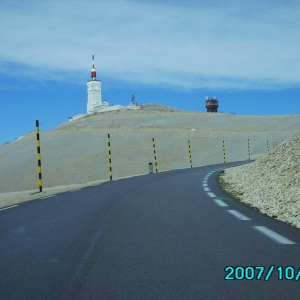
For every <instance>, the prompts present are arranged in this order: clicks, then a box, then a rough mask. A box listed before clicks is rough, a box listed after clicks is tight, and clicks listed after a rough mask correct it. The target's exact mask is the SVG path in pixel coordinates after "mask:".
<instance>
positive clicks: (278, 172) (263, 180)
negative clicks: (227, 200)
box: [220, 132, 300, 228]
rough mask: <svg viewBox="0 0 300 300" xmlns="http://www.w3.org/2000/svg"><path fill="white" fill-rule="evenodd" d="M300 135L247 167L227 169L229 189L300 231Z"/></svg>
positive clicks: (224, 179)
mask: <svg viewBox="0 0 300 300" xmlns="http://www.w3.org/2000/svg"><path fill="white" fill-rule="evenodd" d="M299 174H300V132H299V133H296V134H294V135H293V136H292V137H290V138H289V139H288V140H286V141H284V142H282V143H281V144H280V145H278V146H277V147H276V148H274V149H273V150H272V151H270V152H269V153H268V154H266V155H264V156H262V157H260V158H259V159H257V160H256V161H255V162H253V163H251V164H247V165H242V166H238V167H233V168H230V169H226V170H225V172H224V173H223V174H221V176H220V178H221V180H223V181H224V182H225V183H226V186H227V187H224V188H225V190H226V191H227V192H229V193H231V194H234V195H237V198H239V199H240V200H241V201H242V202H244V203H246V204H249V205H251V206H252V207H255V208H257V209H258V210H259V211H260V212H262V213H264V214H267V215H269V216H271V217H275V218H276V219H278V220H281V221H283V222H286V223H289V224H291V225H293V226H295V227H297V228H300V215H299V212H300V186H299Z"/></svg>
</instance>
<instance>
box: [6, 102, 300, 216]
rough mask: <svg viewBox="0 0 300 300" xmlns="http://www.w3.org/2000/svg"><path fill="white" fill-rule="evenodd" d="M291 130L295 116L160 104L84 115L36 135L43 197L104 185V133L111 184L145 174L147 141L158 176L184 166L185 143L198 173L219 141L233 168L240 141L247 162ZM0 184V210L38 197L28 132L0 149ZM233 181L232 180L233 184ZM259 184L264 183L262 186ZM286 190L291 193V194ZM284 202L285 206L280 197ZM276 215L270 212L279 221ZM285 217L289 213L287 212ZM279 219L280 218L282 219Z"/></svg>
mask: <svg viewBox="0 0 300 300" xmlns="http://www.w3.org/2000/svg"><path fill="white" fill-rule="evenodd" d="M33 130H35V120H33ZM298 131H300V121H299V115H290V116H272V117H269V116H268V117H255V116H237V115H230V114H221V113H217V114H214V113H204V112H191V111H183V110H178V109H174V108H170V107H165V106H160V105H142V106H141V109H140V110H138V111H112V112H106V113H99V114H95V115H89V116H85V117H83V118H80V119H78V120H75V121H72V122H66V123H63V124H61V125H59V126H58V127H56V128H54V129H53V130H49V131H44V130H43V128H40V139H41V158H42V176H43V190H44V191H45V193H43V196H48V195H51V194H55V193H58V192H63V191H68V190H72V189H77V188H80V187H83V186H89V185H94V184H97V183H98V184H99V183H101V182H104V181H108V180H109V168H108V149H107V134H108V133H110V136H111V149H112V165H113V178H114V180H115V179H117V178H123V177H128V176H134V175H138V174H147V173H148V163H149V162H152V163H153V162H154V154H153V148H152V138H153V137H154V138H155V142H156V154H157V160H158V169H159V171H164V170H171V169H180V168H188V167H189V153H188V143H187V142H188V140H190V142H191V149H192V159H193V165H194V166H201V165H209V164H217V163H222V162H223V152H222V141H223V140H224V141H225V146H226V161H227V162H229V161H239V160H247V159H248V145H247V140H248V139H250V153H251V159H255V158H258V157H260V156H262V155H264V154H265V153H266V152H267V144H266V142H267V140H268V141H269V145H270V150H272V148H273V142H277V143H278V144H279V143H281V141H282V140H287V139H288V138H289V137H291V136H292V135H293V134H294V133H296V132H298ZM278 149H279V148H278ZM290 152H291V151H290ZM272 153H273V152H271V153H270V154H269V155H271V154H272ZM268 157H269V156H268ZM285 160H286V159H285ZM274 164H275V166H276V165H277V164H278V163H274ZM253 165H254V166H255V164H254V163H253ZM246 167H247V166H245V168H246ZM249 167H250V166H249ZM275 169H276V167H274V170H275ZM237 170H238V168H237ZM276 170H277V169H276ZM229 172H234V171H228V174H229ZM253 172H254V169H253ZM285 172H286V173H282V174H286V175H287V177H284V176H281V178H280V179H281V181H280V182H285V180H286V178H288V174H289V173H288V172H289V170H286V171H285ZM226 174H227V173H226ZM232 174H233V173H232ZM226 176H227V175H226ZM232 176H233V175H232ZM263 176H265V175H263ZM0 178H1V180H0V207H4V206H7V205H11V204H15V203H20V202H23V201H27V200H31V199H34V198H39V197H41V194H39V193H35V192H37V191H38V174H37V156H36V135H35V132H31V133H29V134H27V135H25V136H24V137H22V138H21V139H18V140H16V141H14V142H11V143H7V144H4V145H2V146H0ZM240 178H242V177H237V178H236V182H239V181H238V180H239V179H240ZM228 180H229V179H228ZM255 184H257V182H255ZM267 184H269V182H268V183H265V186H267ZM270 184H273V189H274V190H278V191H279V190H280V188H279V185H278V184H277V183H272V182H270ZM262 185H263V184H262ZM280 186H281V185H280ZM259 191H260V190H258V191H257V193H258V192H259ZM261 191H265V192H266V190H262V189H261ZM287 191H288V193H290V192H294V190H293V189H292V188H291V187H290V188H289V189H288V190H287ZM267 192H268V193H269V191H267ZM34 193H35V194H34ZM260 193H261V195H262V192H260ZM284 193H287V192H286V190H282V191H281V194H284ZM257 195H258V194H256V196H257ZM268 195H269V194H264V197H261V198H263V199H265V201H266V202H269V203H270V204H269V205H271V203H272V201H273V200H272V199H271V198H269V197H268ZM288 195H289V194H288ZM293 199H294V198H293ZM285 201H290V202H292V201H293V200H288V198H286V199H285ZM283 204H284V202H283V203H281V205H282V206H283ZM266 205H268V204H266ZM272 205H273V204H272ZM282 212H283V211H281V210H278V213H279V214H280V213H282ZM291 212H292V213H296V211H295V206H293V207H292V208H291ZM272 213H274V212H272ZM281 215H282V216H285V215H286V214H285V213H284V212H283V213H282V214H281Z"/></svg>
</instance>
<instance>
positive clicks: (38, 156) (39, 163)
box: [36, 120, 43, 192]
mask: <svg viewBox="0 0 300 300" xmlns="http://www.w3.org/2000/svg"><path fill="white" fill-rule="evenodd" d="M36 146H37V159H38V173H39V188H40V192H42V191H43V182H42V163H41V144H40V129H39V121H38V120H36Z"/></svg>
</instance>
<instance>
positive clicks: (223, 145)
mask: <svg viewBox="0 0 300 300" xmlns="http://www.w3.org/2000/svg"><path fill="white" fill-rule="evenodd" d="M223 156H224V163H226V157H225V143H224V141H223Z"/></svg>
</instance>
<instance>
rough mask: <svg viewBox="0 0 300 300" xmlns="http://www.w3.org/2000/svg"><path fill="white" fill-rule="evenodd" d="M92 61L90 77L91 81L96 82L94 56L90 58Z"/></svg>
mask: <svg viewBox="0 0 300 300" xmlns="http://www.w3.org/2000/svg"><path fill="white" fill-rule="evenodd" d="M92 60H93V67H92V69H91V77H92V79H93V80H96V69H95V61H94V54H93V56H92Z"/></svg>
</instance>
